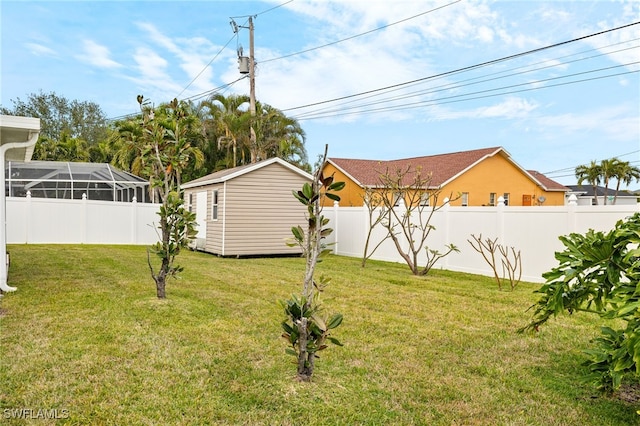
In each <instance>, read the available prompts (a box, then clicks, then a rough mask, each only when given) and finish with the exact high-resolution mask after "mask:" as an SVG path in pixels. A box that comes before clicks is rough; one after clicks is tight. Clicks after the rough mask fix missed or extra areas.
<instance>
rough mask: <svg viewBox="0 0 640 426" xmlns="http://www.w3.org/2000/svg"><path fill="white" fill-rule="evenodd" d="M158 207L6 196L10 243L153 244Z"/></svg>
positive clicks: (155, 235) (152, 205)
mask: <svg viewBox="0 0 640 426" xmlns="http://www.w3.org/2000/svg"><path fill="white" fill-rule="evenodd" d="M158 209H159V205H158V204H148V203H136V202H132V203H125V202H111V201H96V200H86V199H85V200H59V199H47V198H33V197H30V196H27V197H24V198H17V197H7V243H9V244H143V245H147V244H152V243H154V242H156V241H157V240H158V236H157V234H156V232H155V229H154V228H155V225H153V224H154V223H156V224H157V222H158V216H157V212H158Z"/></svg>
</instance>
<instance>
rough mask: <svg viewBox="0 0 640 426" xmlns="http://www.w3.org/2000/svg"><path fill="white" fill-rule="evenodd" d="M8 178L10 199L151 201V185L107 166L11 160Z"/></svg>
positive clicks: (7, 184)
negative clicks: (28, 196)
mask: <svg viewBox="0 0 640 426" xmlns="http://www.w3.org/2000/svg"><path fill="white" fill-rule="evenodd" d="M5 177H6V187H5V191H6V195H7V196H9V197H26V196H27V193H30V195H31V197H36V198H56V199H73V200H81V199H82V198H83V194H84V197H86V199H89V200H101V201H125V202H130V201H133V198H134V197H135V199H136V201H138V202H141V203H148V202H151V200H150V196H149V182H147V181H146V180H144V179H142V178H140V177H138V176H135V175H133V174H131V173H127V172H124V171H122V170H118V169H117V168H115V167H113V166H112V165H110V164H106V163H75V162H63V161H30V162H27V163H25V162H18V161H9V162H7V163H6V168H5Z"/></svg>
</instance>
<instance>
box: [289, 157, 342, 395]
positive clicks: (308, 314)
mask: <svg viewBox="0 0 640 426" xmlns="http://www.w3.org/2000/svg"><path fill="white" fill-rule="evenodd" d="M326 159H327V151H326V148H325V153H324V156H323V157H322V160H321V162H320V164H319V166H318V167H317V170H316V172H315V173H314V176H313V180H312V182H311V183H305V184H304V185H303V187H302V189H301V190H299V191H293V196H294V197H295V198H296V199H297V200H298V201H300V202H301V203H302V204H304V205H305V206H306V208H307V209H306V214H305V217H306V219H307V220H306V222H307V226H306V227H302V226H294V227H293V228H292V229H291V232H292V234H293V240H292V241H291V242H290V243H288V244H289V245H290V246H296V245H297V246H299V247H300V248H301V249H302V255H303V256H304V257H305V259H306V268H305V274H304V281H303V284H302V294H301V295H300V296H297V295H293V296H292V297H291V299H289V300H286V301H284V302H281V304H282V307H283V308H284V312H285V315H286V317H287V318H286V319H285V321H283V322H282V328H283V330H284V333H283V334H282V337H284V339H285V340H286V341H287V343H288V344H289V346H290V347H289V348H287V350H286V352H287V353H288V354H291V355H293V356H295V357H296V358H297V362H296V364H297V378H298V380H300V381H305V382H306V381H309V380H311V376H312V375H313V371H314V367H315V360H316V358H318V352H320V351H322V350H324V349H326V348H327V346H328V345H327V343H333V344H336V345H339V346H342V344H341V343H340V341H338V340H337V339H336V338H334V337H332V336H331V330H333V329H335V328H336V327H338V326H339V325H340V324H341V323H342V314H334V315H332V316H330V317H329V316H327V315H325V314H324V310H323V307H322V305H321V303H320V297H319V296H320V292H322V291H323V290H324V288H325V287H326V286H327V284H328V283H329V279H328V278H326V277H324V276H320V277H317V278H316V276H315V272H316V265H317V264H318V263H319V262H320V261H321V257H322V256H323V255H325V254H326V253H328V252H329V249H328V248H327V245H326V244H325V243H324V241H323V240H324V239H325V238H326V237H327V236H328V235H330V234H331V232H332V231H333V230H332V229H331V228H328V227H327V225H328V223H329V219H327V218H325V217H324V216H323V215H322V206H323V201H324V198H325V197H326V198H328V199H330V200H333V201H340V197H338V196H337V195H336V194H335V193H334V192H337V191H340V190H341V189H342V188H344V186H345V184H344V182H334V180H333V176H327V177H325V176H324V175H323V173H322V168H323V165H324V164H325V162H326Z"/></svg>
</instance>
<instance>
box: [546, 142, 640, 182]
mask: <svg viewBox="0 0 640 426" xmlns="http://www.w3.org/2000/svg"><path fill="white" fill-rule="evenodd" d="M639 152H640V149H638V150H635V151H631V152H627V153H625V154H619V155H614V156H613V157H609V158H605V160H613V159H614V158H620V157H626V156H627V155H632V154H637V153H639ZM601 161H602V160H601ZM629 163H632V164H634V163H640V160H637V161H630V162H629ZM576 167H578V166H573V167H565V168H564V169H558V170H552V171H550V172H545V173H543V174H544V175H545V176H547V175H554V174H556V173H564V172H568V171H570V170H575V169H576ZM566 176H571V175H563V176H558V177H566Z"/></svg>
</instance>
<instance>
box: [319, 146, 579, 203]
mask: <svg viewBox="0 0 640 426" xmlns="http://www.w3.org/2000/svg"><path fill="white" fill-rule="evenodd" d="M407 168H411V169H417V168H420V169H421V170H422V172H423V173H430V174H431V181H430V184H429V188H428V189H434V190H436V189H441V190H442V193H441V194H442V195H441V199H443V198H444V196H448V195H449V194H453V195H454V198H455V196H458V195H459V196H460V197H459V198H457V199H455V200H454V201H452V202H451V205H453V206H491V205H496V204H497V203H498V198H499V197H503V198H504V199H505V204H506V205H510V206H539V205H545V206H561V205H564V203H565V193H566V192H567V191H568V190H569V189H568V188H566V187H565V186H563V185H561V184H559V183H557V182H555V181H553V180H551V179H549V178H547V177H546V176H544V175H543V174H541V173H538V172H536V171H533V170H525V169H523V168H522V167H520V166H519V165H518V164H517V163H516V162H515V161H513V159H512V158H511V155H509V153H508V152H507V151H506V150H505V149H504V148H502V147H493V148H483V149H476V150H471V151H461V152H453V153H449V154H439V155H430V156H425V157H415V158H405V159H399V160H389V161H377V160H359V159H347V158H329V159H328V160H327V162H326V163H325V166H324V169H323V174H324V175H325V176H328V175H331V174H334V177H335V179H336V180H337V181H344V182H345V183H346V186H345V188H344V189H343V190H342V191H340V194H339V195H340V206H342V207H351V206H362V205H363V196H364V188H367V187H368V188H376V187H380V174H381V173H384V172H385V171H386V170H389V171H392V170H398V169H400V170H403V169H407ZM440 202H441V201H440Z"/></svg>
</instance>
